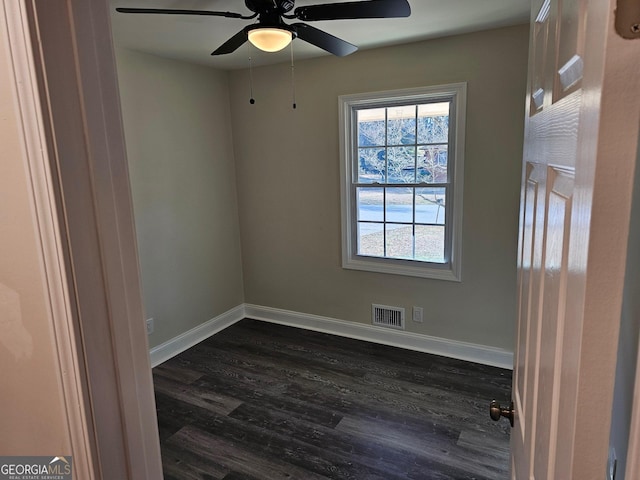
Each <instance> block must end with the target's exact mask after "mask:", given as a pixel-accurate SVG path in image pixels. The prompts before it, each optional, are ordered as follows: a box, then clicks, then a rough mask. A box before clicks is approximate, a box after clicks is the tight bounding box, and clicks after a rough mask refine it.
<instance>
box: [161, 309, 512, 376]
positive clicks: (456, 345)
mask: <svg viewBox="0 0 640 480" xmlns="http://www.w3.org/2000/svg"><path fill="white" fill-rule="evenodd" d="M243 318H252V319H254V320H262V321H265V322H271V323H279V324H281V325H289V326H291V327H298V328H304V329H307V330H314V331H316V332H323V333H330V334H332V335H339V336H341V337H348V338H355V339H357V340H365V341H367V342H373V343H381V344H383V345H390V346H393V347H400V348H406V349H408V350H415V351H418V352H424V353H431V354H434V355H442V356H444V357H450V358H457V359H460V360H466V361H468V362H475V363H481V364H483V365H491V366H494V367H500V368H506V369H509V370H511V369H512V368H513V353H512V352H510V351H508V350H504V349H500V348H494V347H487V346H484V345H477V344H473V343H466V342H458V341H455V340H448V339H446V338H438V337H431V336H429V335H421V334H418V333H409V332H405V331H400V330H390V329H387V328H382V327H377V326H374V325H365V324H362V323H354V322H348V321H345V320H337V319H335V318H329V317H321V316H319V315H310V314H307V313H300V312H293V311H290V310H282V309H278V308H271V307H262V306H259V305H251V304H248V303H245V304H242V305H238V306H237V307H235V308H232V309H231V310H229V311H227V312H225V313H223V314H222V315H218V316H217V317H215V318H212V319H211V320H209V321H208V322H205V323H203V324H202V325H198V326H197V327H195V328H192V329H191V330H189V331H187V332H184V333H182V334H180V335H178V336H177V337H175V338H172V339H171V340H169V341H167V342H165V343H163V344H161V345H158V346H157V347H153V348H152V349H151V351H150V352H149V354H150V356H151V366H152V367H156V366H158V365H160V364H161V363H162V362H165V361H167V360H169V359H170V358H172V357H174V356H176V355H178V354H179V353H181V352H184V351H185V350H186V349H188V348H190V347H192V346H194V345H196V344H197V343H200V342H201V341H203V340H205V339H207V338H209V337H210V336H211V335H215V334H216V333H218V332H219V331H221V330H224V329H225V328H227V327H229V326H231V325H233V324H234V323H236V322H238V321H240V320H242V319H243Z"/></svg>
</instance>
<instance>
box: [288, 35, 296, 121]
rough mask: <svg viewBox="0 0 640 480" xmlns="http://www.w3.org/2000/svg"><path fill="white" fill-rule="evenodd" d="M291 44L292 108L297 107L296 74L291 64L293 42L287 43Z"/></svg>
mask: <svg viewBox="0 0 640 480" xmlns="http://www.w3.org/2000/svg"><path fill="white" fill-rule="evenodd" d="M289 45H290V46H291V93H292V96H293V108H294V109H295V108H297V105H296V74H295V67H294V66H293V42H291V43H290V44H289Z"/></svg>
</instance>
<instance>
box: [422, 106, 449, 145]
mask: <svg viewBox="0 0 640 480" xmlns="http://www.w3.org/2000/svg"><path fill="white" fill-rule="evenodd" d="M448 140H449V102H440V103H427V104H424V105H418V143H447V141H448Z"/></svg>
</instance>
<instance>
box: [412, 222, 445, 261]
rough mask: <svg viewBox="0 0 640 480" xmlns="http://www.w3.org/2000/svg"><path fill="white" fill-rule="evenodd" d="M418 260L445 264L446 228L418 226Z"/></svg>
mask: <svg viewBox="0 0 640 480" xmlns="http://www.w3.org/2000/svg"><path fill="white" fill-rule="evenodd" d="M415 258H416V260H422V261H424V262H433V263H445V260H444V227H438V226H426V225H416V257H415Z"/></svg>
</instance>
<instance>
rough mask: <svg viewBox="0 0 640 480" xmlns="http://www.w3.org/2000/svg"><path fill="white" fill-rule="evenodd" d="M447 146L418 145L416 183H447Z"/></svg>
mask: <svg viewBox="0 0 640 480" xmlns="http://www.w3.org/2000/svg"><path fill="white" fill-rule="evenodd" d="M447 160H448V147H447V146H446V145H431V146H424V147H418V171H417V182H418V183H422V182H424V183H447V179H448V173H447Z"/></svg>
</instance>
